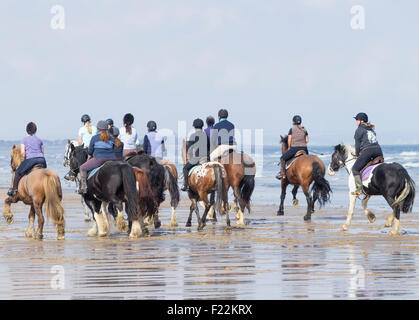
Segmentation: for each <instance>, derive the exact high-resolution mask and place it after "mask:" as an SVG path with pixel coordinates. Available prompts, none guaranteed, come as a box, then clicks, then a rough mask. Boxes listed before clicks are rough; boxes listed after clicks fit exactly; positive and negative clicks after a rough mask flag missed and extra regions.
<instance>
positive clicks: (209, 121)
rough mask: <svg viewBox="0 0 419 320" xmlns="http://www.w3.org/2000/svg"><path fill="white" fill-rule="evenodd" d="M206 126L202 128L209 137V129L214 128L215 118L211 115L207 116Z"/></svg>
mask: <svg viewBox="0 0 419 320" xmlns="http://www.w3.org/2000/svg"><path fill="white" fill-rule="evenodd" d="M206 122H207V128H206V129H205V130H204V131H205V133H206V134H207V136H208V138H211V130H212V129H214V124H215V119H214V117H213V116H208V117H207V120H206Z"/></svg>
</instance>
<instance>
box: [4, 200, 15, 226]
mask: <svg viewBox="0 0 419 320" xmlns="http://www.w3.org/2000/svg"><path fill="white" fill-rule="evenodd" d="M17 201H18V200H17V196H15V197H8V198H6V200H4V210H3V217H4V219H5V220H6V222H7V224H11V223H13V213H12V212H11V211H10V206H11V204H12V203H16V202H17Z"/></svg>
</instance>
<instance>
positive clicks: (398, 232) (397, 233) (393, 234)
mask: <svg viewBox="0 0 419 320" xmlns="http://www.w3.org/2000/svg"><path fill="white" fill-rule="evenodd" d="M400 234H401V233H400V231H399V230H397V231H395V230H391V231H390V233H389V235H390V236H399V235H400Z"/></svg>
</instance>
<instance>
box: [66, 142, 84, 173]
mask: <svg viewBox="0 0 419 320" xmlns="http://www.w3.org/2000/svg"><path fill="white" fill-rule="evenodd" d="M71 146H73V147H75V146H77V142H76V141H70V140H68V141H67V145H66V146H65V153H64V163H63V165H64V167H66V168H68V167H70V152H71V150H72V149H71ZM82 146H83V147H84V144H83V145H82Z"/></svg>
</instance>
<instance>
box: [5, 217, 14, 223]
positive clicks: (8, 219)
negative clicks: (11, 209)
mask: <svg viewBox="0 0 419 320" xmlns="http://www.w3.org/2000/svg"><path fill="white" fill-rule="evenodd" d="M4 219H6V223H7V224H12V223H13V221H14V219H13V216H7V217H4Z"/></svg>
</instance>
